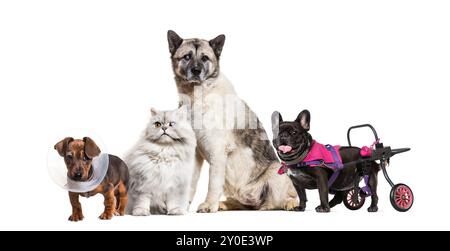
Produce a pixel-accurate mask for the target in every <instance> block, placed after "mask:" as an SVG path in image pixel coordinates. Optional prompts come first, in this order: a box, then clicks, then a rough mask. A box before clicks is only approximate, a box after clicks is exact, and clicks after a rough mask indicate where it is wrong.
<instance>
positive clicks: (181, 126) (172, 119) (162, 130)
mask: <svg viewBox="0 0 450 251" xmlns="http://www.w3.org/2000/svg"><path fill="white" fill-rule="evenodd" d="M151 113H152V117H151V118H150V123H149V124H148V126H147V131H146V138H147V139H148V140H150V141H152V142H154V143H158V144H173V143H176V142H179V143H183V142H184V141H185V140H187V139H191V138H193V137H194V131H193V130H192V127H191V123H190V121H189V120H188V116H187V114H188V113H187V111H186V107H185V106H182V107H180V108H179V109H176V110H173V111H158V110H155V109H151Z"/></svg>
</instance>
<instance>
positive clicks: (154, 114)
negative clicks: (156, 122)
mask: <svg viewBox="0 0 450 251" xmlns="http://www.w3.org/2000/svg"><path fill="white" fill-rule="evenodd" d="M150 113H151V114H152V116H156V115H157V114H158V111H157V110H156V109H155V108H153V107H152V108H151V109H150Z"/></svg>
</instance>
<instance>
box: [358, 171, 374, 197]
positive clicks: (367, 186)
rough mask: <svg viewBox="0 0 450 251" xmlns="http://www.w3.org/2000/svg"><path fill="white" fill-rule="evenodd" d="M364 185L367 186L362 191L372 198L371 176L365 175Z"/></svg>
mask: <svg viewBox="0 0 450 251" xmlns="http://www.w3.org/2000/svg"><path fill="white" fill-rule="evenodd" d="M364 184H366V185H365V186H364V187H363V188H361V190H362V191H363V192H364V193H365V194H366V195H367V196H372V190H370V187H369V175H364Z"/></svg>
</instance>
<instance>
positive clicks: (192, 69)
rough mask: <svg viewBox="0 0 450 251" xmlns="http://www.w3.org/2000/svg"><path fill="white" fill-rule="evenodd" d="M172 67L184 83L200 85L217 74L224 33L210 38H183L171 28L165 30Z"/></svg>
mask: <svg viewBox="0 0 450 251" xmlns="http://www.w3.org/2000/svg"><path fill="white" fill-rule="evenodd" d="M167 39H168V41H169V51H170V54H171V59H172V68H173V71H174V73H175V76H176V77H177V78H178V79H180V80H182V82H183V83H185V84H190V85H201V84H202V83H203V82H204V81H205V80H207V79H209V78H214V77H217V76H218V75H219V68H220V66H219V58H220V54H221V53H222V48H223V45H224V43H225V35H219V36H218V37H216V38H214V39H212V40H209V41H207V40H204V39H198V38H191V39H183V38H181V37H180V36H178V34H177V33H175V32H174V31H172V30H169V31H168V32H167Z"/></svg>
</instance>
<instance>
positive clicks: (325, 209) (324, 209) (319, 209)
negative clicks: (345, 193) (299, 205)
mask: <svg viewBox="0 0 450 251" xmlns="http://www.w3.org/2000/svg"><path fill="white" fill-rule="evenodd" d="M316 212H318V213H329V212H330V207H324V206H318V207H316Z"/></svg>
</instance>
